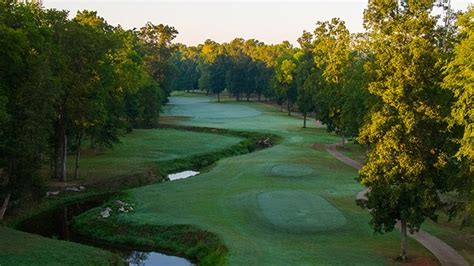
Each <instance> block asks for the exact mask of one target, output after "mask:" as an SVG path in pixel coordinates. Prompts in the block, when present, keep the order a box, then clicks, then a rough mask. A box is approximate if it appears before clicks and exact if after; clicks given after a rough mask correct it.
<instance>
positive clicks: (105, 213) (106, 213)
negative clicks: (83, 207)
mask: <svg viewBox="0 0 474 266" xmlns="http://www.w3.org/2000/svg"><path fill="white" fill-rule="evenodd" d="M111 212H112V209H111V208H109V207H107V208H105V209H104V210H102V211H101V212H100V217H102V218H104V219H106V218H109V217H110V213H111Z"/></svg>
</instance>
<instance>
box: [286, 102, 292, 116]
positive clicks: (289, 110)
mask: <svg viewBox="0 0 474 266" xmlns="http://www.w3.org/2000/svg"><path fill="white" fill-rule="evenodd" d="M286 105H287V108H288V116H291V103H290V100H288V102H287V104H286Z"/></svg>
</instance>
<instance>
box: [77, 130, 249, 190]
mask: <svg viewBox="0 0 474 266" xmlns="http://www.w3.org/2000/svg"><path fill="white" fill-rule="evenodd" d="M241 140H242V139H241V138H239V137H234V136H223V135H217V134H212V133H206V132H192V131H184V130H176V129H151V130H146V129H137V130H134V131H133V132H132V133H130V134H127V135H125V136H124V137H123V138H122V139H121V143H120V144H118V145H116V146H114V148H113V149H110V150H106V151H104V152H103V153H99V154H96V153H95V152H94V151H93V150H91V149H88V150H85V151H84V152H83V154H82V157H81V160H80V162H79V167H80V168H79V181H85V182H98V181H100V180H110V179H111V178H117V177H129V176H134V175H138V174H146V173H147V172H148V171H150V170H151V169H153V168H154V167H156V165H159V164H160V163H161V162H163V161H169V160H175V159H182V158H185V157H188V156H193V155H197V154H202V153H207V152H212V151H215V150H218V149H221V148H224V147H229V146H232V145H235V144H237V143H239V142H240V141H241ZM74 159H75V158H74V156H73V155H71V156H69V157H68V166H69V171H68V176H69V177H70V178H72V176H73V174H74Z"/></svg>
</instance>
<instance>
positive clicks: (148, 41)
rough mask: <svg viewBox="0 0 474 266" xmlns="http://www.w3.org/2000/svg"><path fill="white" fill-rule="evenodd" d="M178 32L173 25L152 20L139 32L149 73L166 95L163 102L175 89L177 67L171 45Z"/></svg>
mask: <svg viewBox="0 0 474 266" xmlns="http://www.w3.org/2000/svg"><path fill="white" fill-rule="evenodd" d="M177 34H178V31H177V30H176V29H175V28H174V27H172V26H168V25H163V24H159V25H154V24H153V23H151V22H147V23H146V25H145V26H144V27H142V28H140V32H139V38H140V40H141V42H142V44H143V48H144V51H145V54H146V56H145V61H146V63H147V66H148V70H149V73H150V74H151V76H152V78H153V79H154V80H155V82H156V83H158V86H159V87H160V88H161V89H162V90H163V92H164V96H165V97H163V98H162V99H161V100H163V102H166V101H167V100H168V96H169V95H170V93H171V91H172V89H173V88H172V87H171V85H172V83H173V79H174V75H175V74H176V69H175V67H174V65H173V64H172V60H171V59H172V53H173V49H174V47H172V46H171V41H172V40H173V39H174V38H176V35H177Z"/></svg>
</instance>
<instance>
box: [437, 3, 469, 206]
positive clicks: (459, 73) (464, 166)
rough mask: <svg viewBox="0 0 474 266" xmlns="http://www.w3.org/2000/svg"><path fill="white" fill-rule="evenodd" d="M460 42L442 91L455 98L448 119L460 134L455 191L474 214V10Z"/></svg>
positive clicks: (465, 19)
mask: <svg viewBox="0 0 474 266" xmlns="http://www.w3.org/2000/svg"><path fill="white" fill-rule="evenodd" d="M458 29H459V39H460V41H459V42H458V43H457V44H456V45H455V48H454V57H453V59H452V60H451V61H450V62H449V64H448V65H447V66H446V69H445V74H446V76H445V78H444V81H443V87H444V88H446V89H448V90H449V91H451V92H452V93H453V95H454V103H453V106H452V109H451V114H450V116H449V123H450V127H451V129H452V131H454V132H456V131H458V132H460V134H459V136H458V137H457V138H456V139H457V144H458V145H459V146H458V148H457V149H456V154H455V157H456V159H457V160H458V161H459V163H460V164H459V165H460V169H459V171H458V172H457V173H456V176H455V180H456V182H455V184H456V190H457V191H459V192H461V194H462V196H463V197H464V198H465V199H467V204H466V205H467V206H466V207H467V208H466V209H467V211H468V213H470V214H471V215H472V214H473V213H474V100H473V99H474V69H473V66H472V62H474V7H473V6H471V7H469V8H468V10H467V12H466V13H465V14H463V15H462V16H460V17H459V19H458Z"/></svg>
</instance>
